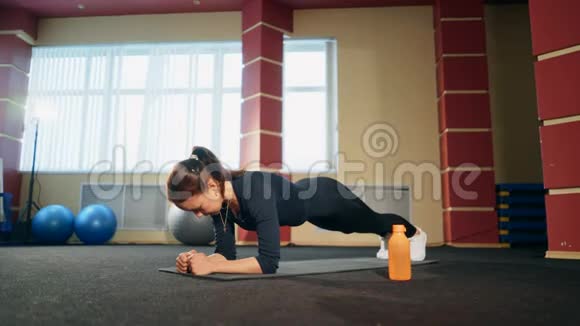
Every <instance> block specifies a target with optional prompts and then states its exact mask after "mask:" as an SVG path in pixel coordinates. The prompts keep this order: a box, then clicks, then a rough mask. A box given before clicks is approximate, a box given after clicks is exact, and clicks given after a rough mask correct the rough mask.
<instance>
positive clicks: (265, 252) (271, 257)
mask: <svg viewBox="0 0 580 326" xmlns="http://www.w3.org/2000/svg"><path fill="white" fill-rule="evenodd" d="M231 182H232V186H233V189H234V193H235V194H236V197H237V199H238V202H239V206H240V212H239V214H237V216H236V215H235V214H234V213H233V211H232V210H231V209H230V210H229V212H226V206H225V204H224V207H222V210H221V214H222V217H223V218H224V219H225V218H226V213H227V215H228V219H227V223H226V232H224V225H223V222H222V217H220V215H219V214H217V215H213V216H212V218H213V224H214V228H215V238H216V250H215V252H216V253H219V254H221V255H223V256H224V257H225V258H226V259H228V260H234V259H236V247H235V235H234V234H235V233H234V223H236V224H238V225H239V226H241V227H242V228H244V229H246V230H252V231H257V234H258V256H256V259H257V261H258V263H259V264H260V267H261V268H262V273H264V274H273V273H276V270H277V269H278V261H279V260H280V226H297V225H300V224H302V223H304V222H305V221H306V212H307V207H306V206H307V201H306V200H302V199H300V198H299V197H298V192H299V191H301V190H303V188H301V187H299V186H298V185H296V184H294V183H292V182H291V181H289V180H287V179H285V178H284V177H282V176H279V175H277V174H274V173H268V172H259V171H247V172H246V173H245V174H244V175H243V176H240V177H236V178H233V179H232V181H231Z"/></svg>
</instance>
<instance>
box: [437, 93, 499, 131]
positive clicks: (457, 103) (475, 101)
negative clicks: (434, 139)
mask: <svg viewBox="0 0 580 326" xmlns="http://www.w3.org/2000/svg"><path fill="white" fill-rule="evenodd" d="M438 104H439V132H443V130H445V129H447V128H491V112H490V109H489V107H490V105H489V94H445V95H443V96H441V98H440V99H439V103H438Z"/></svg>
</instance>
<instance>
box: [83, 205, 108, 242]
mask: <svg viewBox="0 0 580 326" xmlns="http://www.w3.org/2000/svg"><path fill="white" fill-rule="evenodd" d="M116 229H117V217H116V216H115V212H113V210H112V209H111V208H109V207H108V206H106V205H90V206H87V207H85V208H83V209H82V210H81V212H80V213H79V215H78V216H77V218H76V219H75V233H76V235H77V237H78V238H79V239H80V240H81V241H82V242H84V243H85V244H103V243H105V242H107V241H109V240H110V239H111V238H112V237H113V235H114V234H115V231H116Z"/></svg>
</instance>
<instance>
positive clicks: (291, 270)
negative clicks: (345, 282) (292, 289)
mask: <svg viewBox="0 0 580 326" xmlns="http://www.w3.org/2000/svg"><path fill="white" fill-rule="evenodd" d="M436 262H437V261H436V260H425V261H421V262H412V265H413V266H418V265H427V264H434V263H436ZM387 266H388V261H387V260H380V259H377V258H374V257H372V258H367V257H363V258H332V259H316V260H297V261H287V262H281V263H280V266H279V268H278V271H277V273H276V274H221V273H216V274H210V275H204V276H198V275H192V274H184V273H179V272H177V270H176V269H175V267H167V268H160V269H159V271H160V272H165V273H174V274H178V275H183V276H189V277H199V278H208V279H214V280H221V281H235V280H248V279H256V278H272V277H288V276H299V275H312V274H325V273H339V272H349V271H361V270H368V269H381V268H384V269H386V268H387Z"/></svg>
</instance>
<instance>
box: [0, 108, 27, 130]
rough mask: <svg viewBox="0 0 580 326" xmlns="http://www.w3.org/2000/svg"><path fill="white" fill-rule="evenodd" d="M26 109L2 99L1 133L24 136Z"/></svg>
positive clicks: (0, 111) (0, 112)
mask: <svg viewBox="0 0 580 326" xmlns="http://www.w3.org/2000/svg"><path fill="white" fill-rule="evenodd" d="M24 115H25V112H24V109H23V108H21V107H19V106H17V105H14V104H12V103H10V102H8V101H0V134H5V135H8V136H10V137H14V138H22V133H23V131H24Z"/></svg>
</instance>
